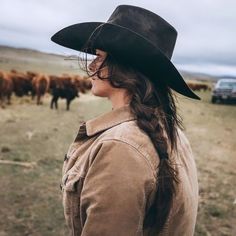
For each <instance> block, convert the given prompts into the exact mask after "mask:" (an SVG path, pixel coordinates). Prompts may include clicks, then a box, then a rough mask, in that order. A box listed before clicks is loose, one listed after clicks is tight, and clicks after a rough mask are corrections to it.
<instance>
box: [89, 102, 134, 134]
mask: <svg viewBox="0 0 236 236" xmlns="http://www.w3.org/2000/svg"><path fill="white" fill-rule="evenodd" d="M130 120H135V117H134V116H133V115H132V113H131V111H130V106H129V105H125V106H123V107H120V108H117V109H115V110H112V111H110V112H107V113H105V114H103V115H100V116H98V117H96V118H94V119H91V120H88V121H87V122H86V123H85V126H86V134H87V136H93V135H95V134H97V133H100V132H102V131H104V130H107V129H110V128H111V127H114V126H116V125H119V124H121V123H123V122H125V121H130Z"/></svg>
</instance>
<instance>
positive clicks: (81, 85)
mask: <svg viewBox="0 0 236 236" xmlns="http://www.w3.org/2000/svg"><path fill="white" fill-rule="evenodd" d="M72 78H73V81H74V83H75V85H76V86H77V87H78V89H79V91H80V92H81V93H86V92H87V90H90V89H91V87H92V84H91V81H90V80H89V79H88V78H87V77H85V76H83V77H81V76H80V75H74V76H73V77H72Z"/></svg>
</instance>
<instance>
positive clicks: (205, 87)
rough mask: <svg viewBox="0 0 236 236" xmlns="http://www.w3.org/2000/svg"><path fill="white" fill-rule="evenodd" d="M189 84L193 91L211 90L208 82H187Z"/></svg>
mask: <svg viewBox="0 0 236 236" xmlns="http://www.w3.org/2000/svg"><path fill="white" fill-rule="evenodd" d="M187 84H188V86H189V87H190V88H191V89H192V90H193V91H200V90H203V91H206V90H210V87H209V86H208V85H207V84H200V83H191V82H187Z"/></svg>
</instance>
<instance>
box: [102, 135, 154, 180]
mask: <svg viewBox="0 0 236 236" xmlns="http://www.w3.org/2000/svg"><path fill="white" fill-rule="evenodd" d="M106 141H117V142H121V143H125V144H127V145H129V146H130V147H132V148H133V149H135V150H136V151H137V152H138V153H139V154H141V156H143V157H144V159H145V161H146V163H147V164H148V166H149V168H150V169H151V170H152V174H153V172H154V173H155V172H156V170H155V169H154V168H153V167H152V164H151V163H150V161H149V160H148V158H147V157H148V156H149V155H148V154H147V153H145V154H146V155H144V153H142V152H141V151H140V150H139V149H138V148H137V147H136V146H134V145H133V144H131V143H130V142H127V141H125V140H120V139H116V138H109V139H103V140H101V141H100V142H99V143H103V142H106ZM99 143H98V144H99ZM138 147H139V146H138ZM153 177H154V179H155V180H156V179H157V178H156V175H154V174H153Z"/></svg>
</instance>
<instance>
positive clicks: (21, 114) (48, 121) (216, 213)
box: [0, 91, 236, 236]
mask: <svg viewBox="0 0 236 236" xmlns="http://www.w3.org/2000/svg"><path fill="white" fill-rule="evenodd" d="M198 94H199V95H200V96H201V97H202V98H203V99H202V101H193V100H190V99H187V98H183V97H180V98H179V103H178V108H179V111H180V114H181V115H182V117H183V120H184V125H185V133H186V135H187V137H188V138H189V140H190V143H191V145H192V149H193V153H194V156H195V159H196V163H197V168H198V176H199V186H200V197H199V202H200V204H199V212H198V218H197V225H196V232H195V235H196V236H200V235H203V236H204V235H206V236H210V235H212V236H215V235H216V236H218V235H236V228H235V227H236V210H235V208H236V188H235V183H236V120H235V118H236V106H234V105H224V104H211V103H210V92H209V91H207V92H198ZM12 103H13V104H12V105H11V106H8V107H7V108H5V109H0V127H1V128H0V160H11V161H17V162H21V163H25V162H27V163H32V166H31V167H25V166H20V165H12V164H3V163H0V186H1V191H0V199H1V208H0V236H12V235H14V236H22V235H34V236H47V235H48V236H49V235H50V236H51V235H68V234H67V233H68V232H67V229H66V227H65V223H64V217H63V210H62V205H61V193H60V188H59V184H60V178H61V167H62V163H63V159H64V154H65V153H66V151H67V148H68V146H69V144H70V143H71V142H72V140H73V138H74V137H75V135H76V132H77V128H78V127H79V124H80V122H81V121H83V120H87V119H90V118H92V117H95V116H97V115H99V114H101V113H104V112H106V111H109V110H110V109H111V106H110V104H109V102H108V101H107V100H106V99H102V98H97V97H93V96H92V95H91V94H85V95H83V94H81V96H80V98H77V100H75V101H73V102H72V104H71V111H66V105H65V101H64V100H60V102H59V110H57V111H56V110H50V108H49V104H50V97H49V96H48V97H46V98H45V99H44V104H43V105H42V106H36V105H35V102H32V101H31V100H30V98H14V99H13V101H12Z"/></svg>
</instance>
